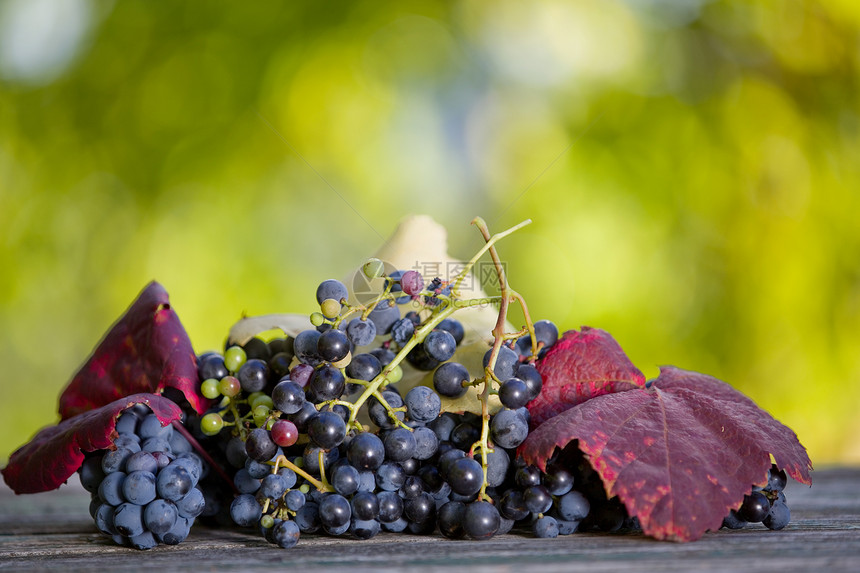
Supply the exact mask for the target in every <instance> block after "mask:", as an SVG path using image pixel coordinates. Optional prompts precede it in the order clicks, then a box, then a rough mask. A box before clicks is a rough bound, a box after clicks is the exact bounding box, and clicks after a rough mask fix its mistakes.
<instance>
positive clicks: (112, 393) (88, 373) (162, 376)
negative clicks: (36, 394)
mask: <svg viewBox="0 0 860 573" xmlns="http://www.w3.org/2000/svg"><path fill="white" fill-rule="evenodd" d="M197 382H198V381H197V359H196V357H195V354H194V349H193V348H192V346H191V340H189V338H188V334H187V333H186V332H185V329H184V328H183V327H182V323H181V322H179V317H177V316H176V313H175V312H174V311H173V309H172V308H171V306H170V300H169V298H168V295H167V291H166V290H165V289H164V287H162V286H161V285H160V284H158V283H157V282H155V281H153V282H151V283H149V284H148V285H147V286H146V288H144V289H143V292H141V293H140V295H139V296H138V297H137V300H135V301H134V303H132V305H131V306H130V307H129V308H128V310H127V311H126V312H125V314H124V315H123V316H122V317H121V318H120V319H119V320H118V321H117V323H116V324H114V325H113V327H112V328H111V329H110V331H109V332H108V333H107V334H106V335H105V337H104V339H103V340H102V341H101V342H100V343H99V345H98V347H97V348H96V349H95V350H94V351H93V354H92V356H90V358H89V359H88V360H87V362H86V363H85V364H84V365H83V366H82V367H81V369H80V370H79V371H78V372H77V374H75V377H74V378H73V379H72V381H71V382H69V385H68V386H67V387H66V389H65V390H64V391H63V393H62V395H61V396H60V417H61V418H62V419H63V420H66V419H68V418H71V417H72V416H75V415H77V414H80V413H82V412H86V411H88V410H91V409H94V408H99V407H100V406H103V405H105V404H110V403H111V402H113V401H114V400H117V399H119V398H122V397H123V396H128V395H130V394H137V393H140V392H152V393H156V394H160V393H161V392H162V391H163V390H164V389H165V388H175V389H176V390H179V391H180V392H182V393H183V394H184V395H185V398H186V399H187V400H188V402H189V403H190V404H191V407H192V408H194V409H195V410H196V411H197V412H198V413H200V412H203V411H204V410H205V409H206V407H207V405H208V400H206V399H205V398H204V397H203V396H202V395H201V394H200V392H199V389H198V383H197Z"/></svg>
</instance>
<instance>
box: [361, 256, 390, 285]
mask: <svg viewBox="0 0 860 573" xmlns="http://www.w3.org/2000/svg"><path fill="white" fill-rule="evenodd" d="M361 272H362V273H364V276H366V277H367V278H369V279H371V280H373V279H377V278H379V277H381V276H382V274H383V273H384V272H385V265H384V264H383V262H382V261H380V260H379V259H377V258H370V259H367V262H366V263H364V265H362V267H361Z"/></svg>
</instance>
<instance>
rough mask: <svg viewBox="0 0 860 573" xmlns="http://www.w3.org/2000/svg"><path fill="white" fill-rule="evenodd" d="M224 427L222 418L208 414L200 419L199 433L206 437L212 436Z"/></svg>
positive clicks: (218, 415)
mask: <svg viewBox="0 0 860 573" xmlns="http://www.w3.org/2000/svg"><path fill="white" fill-rule="evenodd" d="M223 427H224V418H222V417H221V415H220V414H215V413H214V412H213V413H210V414H206V415H205V416H203V417H202V418H200V431H201V432H203V433H204V434H206V435H207V436H214V435H215V434H217V433H218V432H220V431H221V428H223Z"/></svg>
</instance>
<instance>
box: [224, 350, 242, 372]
mask: <svg viewBox="0 0 860 573" xmlns="http://www.w3.org/2000/svg"><path fill="white" fill-rule="evenodd" d="M247 359H248V356H247V355H246V354H245V351H244V350H243V349H242V347H241V346H231V347H230V348H228V349H227V351H226V352H224V365H225V366H226V367H227V370H229V371H230V372H238V371H239V368H241V367H242V365H243V364H244V363H245V361H246V360H247Z"/></svg>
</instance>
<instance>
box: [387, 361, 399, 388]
mask: <svg viewBox="0 0 860 573" xmlns="http://www.w3.org/2000/svg"><path fill="white" fill-rule="evenodd" d="M385 378H386V379H388V382H389V383H391V384H396V383H397V382H400V379H401V378H403V368H401V367H400V365H399V364H398V365H397V366H395V367H394V368H392V369H391V372H389V373H388V374H386V375H385Z"/></svg>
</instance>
